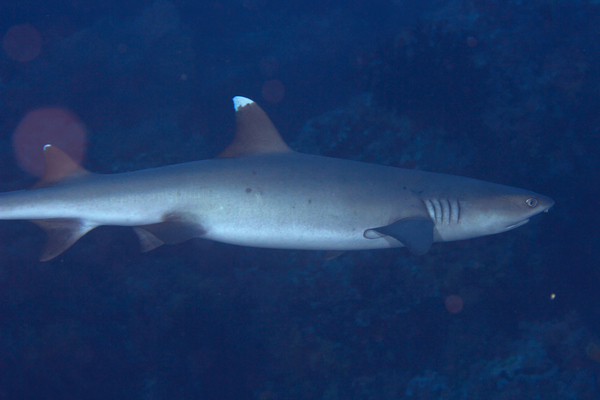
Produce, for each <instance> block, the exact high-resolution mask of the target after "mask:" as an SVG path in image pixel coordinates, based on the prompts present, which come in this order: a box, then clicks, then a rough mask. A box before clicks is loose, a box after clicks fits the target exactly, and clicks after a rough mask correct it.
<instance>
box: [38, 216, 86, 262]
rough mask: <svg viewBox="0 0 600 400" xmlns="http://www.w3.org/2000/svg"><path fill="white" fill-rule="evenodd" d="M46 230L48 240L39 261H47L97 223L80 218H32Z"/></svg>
mask: <svg viewBox="0 0 600 400" xmlns="http://www.w3.org/2000/svg"><path fill="white" fill-rule="evenodd" d="M31 222H33V223H35V224H37V225H38V226H39V227H40V228H42V229H43V230H44V231H46V234H47V235H48V241H47V242H46V247H45V248H44V252H43V253H42V256H41V257H40V261H48V260H51V259H53V258H54V257H57V256H59V255H60V254H61V253H62V252H63V251H65V250H67V249H68V248H69V247H71V246H72V245H73V243H75V242H76V241H78V240H79V239H80V238H81V237H82V236H83V235H85V234H86V233H88V232H89V231H91V230H92V229H94V228H95V227H96V226H97V225H92V224H88V223H86V222H85V221H82V220H80V219H68V218H57V219H40V220H32V221H31Z"/></svg>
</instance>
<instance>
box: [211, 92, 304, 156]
mask: <svg viewBox="0 0 600 400" xmlns="http://www.w3.org/2000/svg"><path fill="white" fill-rule="evenodd" d="M233 105H234V108H235V137H234V138H233V142H231V144H230V145H229V146H228V147H227V148H226V149H225V150H224V151H223V152H222V153H221V154H219V157H244V156H251V155H257V154H268V153H287V152H291V151H292V149H290V148H289V147H288V145H287V144H285V142H284V141H283V139H282V138H281V135H280V134H279V132H278V131H277V128H275V126H274V125H273V123H272V122H271V120H270V119H269V117H268V116H267V114H266V113H265V112H264V111H263V109H262V108H260V106H259V105H258V104H256V103H255V102H253V101H252V100H250V99H247V98H245V97H241V96H236V97H234V98H233Z"/></svg>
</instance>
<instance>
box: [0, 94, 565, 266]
mask: <svg viewBox="0 0 600 400" xmlns="http://www.w3.org/2000/svg"><path fill="white" fill-rule="evenodd" d="M233 103H234V108H235V116H236V131H235V137H234V140H233V142H232V143H231V144H230V145H229V147H227V148H226V149H225V150H224V151H223V152H222V153H221V154H220V155H219V156H218V157H217V158H215V159H210V160H202V161H196V162H189V163H184V164H176V165H171V166H166V167H160V168H151V169H145V170H141V171H135V172H126V173H119V174H110V175H100V174H93V173H90V172H89V171H86V170H85V169H83V168H82V167H81V166H79V165H78V164H77V163H76V162H74V161H73V160H72V159H71V158H70V157H69V156H67V155H66V154H65V153H64V152H62V151H61V150H60V149H58V148H57V147H55V146H52V145H46V146H45V147H44V168H45V172H44V175H43V176H42V179H41V181H40V182H39V183H38V184H37V185H36V186H34V187H33V188H31V189H29V190H20V191H13V192H6V193H1V194H0V219H1V220H31V221H33V222H35V223H36V224H38V225H39V226H40V227H42V228H43V229H44V230H45V231H46V233H47V235H48V241H47V244H46V247H45V249H44V251H43V254H42V256H41V260H42V261H48V260H51V259H53V258H54V257H56V256H58V255H60V254H61V253H62V252H64V251H65V250H66V249H68V248H69V247H70V246H71V245H73V244H74V243H75V242H76V241H77V240H78V239H79V238H81V237H82V236H83V235H85V234H86V233H87V232H89V231H90V230H92V229H94V228H96V227H97V226H100V225H119V226H131V227H134V229H135V232H136V233H137V235H138V237H139V239H140V243H141V246H142V250H144V251H148V250H152V249H154V248H156V247H158V246H160V245H162V244H165V243H167V244H174V243H180V242H183V241H185V240H188V239H191V238H194V237H200V238H205V239H210V240H215V241H218V242H224V243H232V244H237V245H243V246H253V247H266V248H281V249H298V250H300V249H306V250H325V251H328V252H330V254H336V253H338V252H339V253H341V252H343V251H346V250H364V249H380V248H390V247H403V246H404V247H407V248H408V249H409V250H410V251H411V252H412V253H414V254H424V253H426V252H427V251H428V250H429V248H430V247H431V244H432V243H433V242H448V241H453V240H462V239H469V238H475V237H479V236H485V235H491V234H495V233H500V232H506V231H509V230H511V229H514V228H516V227H519V226H521V225H524V224H525V223H527V222H528V221H529V219H530V218H531V217H532V216H534V215H536V214H539V213H541V212H547V211H548V210H549V209H550V207H552V205H553V204H554V201H553V200H552V199H550V198H548V197H545V196H542V195H539V194H536V193H533V192H530V191H528V190H523V189H517V188H513V187H509V186H503V185H498V184H494V183H489V182H484V181H480V180H476V179H471V178H466V177H460V176H453V175H445V174H438V173H431V172H423V171H415V170H408V169H401V168H394V167H387V166H382V165H376V164H367V163H362V162H357V161H350V160H343V159H336V158H329V157H322V156H315V155H309V154H301V153H298V152H295V151H293V150H292V149H290V148H289V147H288V146H287V145H286V144H285V142H284V141H283V140H282V138H281V136H280V135H279V132H278V131H277V129H276V128H275V127H274V126H273V123H272V122H271V120H270V119H269V117H268V116H267V115H266V114H265V112H264V111H263V110H262V109H261V108H260V107H259V106H258V105H257V104H256V103H255V102H253V101H252V100H250V99H247V98H245V97H239V96H238V97H235V98H234V99H233Z"/></svg>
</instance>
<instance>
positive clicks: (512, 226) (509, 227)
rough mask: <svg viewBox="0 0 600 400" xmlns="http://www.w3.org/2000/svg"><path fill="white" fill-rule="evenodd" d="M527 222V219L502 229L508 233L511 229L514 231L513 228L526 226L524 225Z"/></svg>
mask: <svg viewBox="0 0 600 400" xmlns="http://www.w3.org/2000/svg"><path fill="white" fill-rule="evenodd" d="M528 222H529V218H527V219H526V220H524V221H520V222H517V223H516V224H512V225H509V226H507V227H506V228H504V229H505V230H507V231H510V230H511V229H515V228H518V227H520V226H523V225H525V224H526V223H528Z"/></svg>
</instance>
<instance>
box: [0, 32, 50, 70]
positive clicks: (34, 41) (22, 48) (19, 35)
mask: <svg viewBox="0 0 600 400" xmlns="http://www.w3.org/2000/svg"><path fill="white" fill-rule="evenodd" d="M2 48H3V49H4V51H5V52H6V54H8V56H9V57H10V58H12V59H13V60H16V61H19V62H28V61H31V60H33V59H35V58H36V57H37V56H39V55H40V52H41V51H42V35H40V33H39V32H38V31H37V29H35V28H34V27H33V26H31V25H29V24H23V25H14V26H12V27H11V28H10V29H9V30H8V31H7V32H6V34H5V35H4V38H3V39H2Z"/></svg>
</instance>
